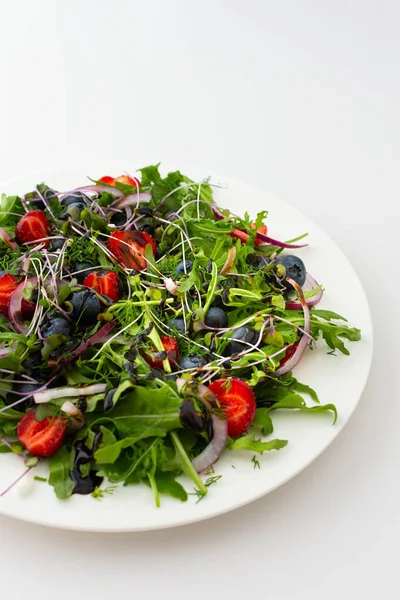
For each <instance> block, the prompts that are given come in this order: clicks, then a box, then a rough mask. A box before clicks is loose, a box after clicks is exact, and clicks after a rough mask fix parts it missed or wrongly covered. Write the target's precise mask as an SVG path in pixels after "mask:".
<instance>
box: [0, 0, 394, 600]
mask: <svg viewBox="0 0 400 600" xmlns="http://www.w3.org/2000/svg"><path fill="white" fill-rule="evenodd" d="M399 23H400V5H399V3H398V2H397V1H396V0H393V1H390V0H380V1H378V0H376V1H375V0H369V1H367V0H363V1H362V0H353V1H352V2H346V1H344V0H343V1H341V0H336V1H335V0H330V1H327V0H302V1H296V0H292V1H288V0H281V1H279V2H278V1H276V0H273V1H272V0H271V1H270V0H265V1H262V0H247V1H246V2H244V1H241V0H232V1H229V0H201V1H196V2H195V1H193V0H187V1H184V0H169V1H167V0H164V1H161V0H160V1H158V2H156V1H153V0H142V1H140V2H139V1H132V0H131V1H128V0H127V1H123V0H119V1H118V0H114V2H110V1H108V0H98V1H95V0H87V1H84V0H80V1H79V0H69V1H68V2H67V1H65V2H61V1H53V2H52V1H50V0H49V1H46V0H35V2H32V1H29V0H26V1H19V0H18V1H11V0H0V76H1V79H0V86H1V87H0V180H5V179H10V178H12V177H15V176H18V175H22V174H24V173H27V172H31V171H35V170H38V169H43V168H51V167H56V166H60V165H63V164H71V163H79V162H88V161H91V160H93V161H95V160H96V159H101V160H102V161H104V160H108V159H109V160H110V161H111V160H112V161H115V160H119V159H121V163H122V164H123V165H126V164H127V163H128V162H129V164H132V166H136V167H138V166H143V165H144V164H146V163H149V162H156V161H159V160H163V159H165V160H168V163H169V164H172V163H176V167H177V168H179V166H180V163H185V164H194V165H196V164H197V165H203V166H205V167H209V168H210V169H213V170H215V171H218V172H221V173H226V174H227V175H233V176H236V177H238V178H241V179H244V180H246V181H248V182H251V183H255V184H256V185H258V186H261V187H264V188H265V189H268V190H269V191H271V192H273V193H275V194H276V195H278V196H281V197H282V198H284V199H285V200H287V201H289V202H290V203H292V204H293V205H295V206H297V207H298V208H300V209H301V210H303V212H305V213H306V214H307V215H308V216H309V217H311V218H313V219H314V220H315V221H316V222H317V223H318V224H319V225H321V226H322V227H323V228H324V229H325V230H326V231H328V233H330V235H331V236H332V237H333V239H334V240H335V241H336V242H337V243H338V244H339V246H340V247H341V248H342V249H343V250H344V252H345V253H346V254H347V256H348V257H349V258H350V260H351V261H352V263H353V265H354V266H355V268H356V270H357V272H358V274H359V276H360V278H361V280H362V282H363V284H364V286H365V289H366V291H367V294H368V297H369V300H370V305H371V309H372V313H373V319H374V327H375V356H374V362H373V367H372V372H371V376H370V379H369V382H368V384H367V388H366V391H365V393H364V396H363V399H362V401H361V403H360V405H359V408H358V409H357V411H356V413H355V415H354V416H353V418H352V420H351V421H350V423H349V424H348V425H347V427H346V429H345V431H344V432H343V433H342V434H341V436H340V437H339V438H338V439H337V440H336V441H335V442H334V443H333V445H332V446H331V447H330V448H329V449H328V451H326V452H325V453H324V455H323V456H322V457H320V458H319V459H318V460H317V461H316V462H315V463H314V464H313V465H312V466H311V467H310V468H309V469H307V470H306V471H305V472H303V473H302V474H301V475H300V476H299V477H297V478H296V479H294V480H292V481H291V482H290V483H288V484H287V485H286V486H284V487H282V488H280V489H279V490H277V491H276V492H274V493H272V494H270V495H269V496H268V497H266V498H264V499H262V500H259V501H257V502H255V503H253V504H251V505H249V506H247V507H245V508H242V509H240V510H237V511H235V512H233V513H230V514H228V515H225V516H223V517H219V518H216V519H213V520H210V521H207V522H203V523H200V524H198V525H192V526H189V527H182V528H178V529H174V530H166V531H164V532H152V533H142V534H129V535H128V534H122V535H101V534H98V535H97V534H78V533H70V532H63V531H56V530H48V529H45V528H41V527H37V526H32V525H27V524H25V523H20V522H17V521H13V520H9V519H6V518H1V517H0V574H1V579H0V586H1V587H0V589H1V596H2V597H4V598H5V597H12V598H13V599H14V600H19V599H24V600H25V598H26V597H27V595H29V597H31V598H36V597H37V598H41V599H43V600H47V599H50V598H51V599H54V598H57V599H58V600H67V599H68V600H69V599H70V598H71V596H72V595H73V596H75V597H79V598H80V597H82V598H83V597H84V598H85V599H88V600H90V599H92V598H96V599H99V598H101V599H102V598H106V597H109V596H110V597H118V596H122V595H128V596H129V597H139V595H140V596H142V595H145V597H146V598H153V597H158V596H159V597H161V598H166V599H167V598H168V599H169V598H174V599H175V598H191V599H197V598H199V599H200V598H201V599H204V598H207V597H209V598H214V597H218V596H220V595H224V596H228V594H229V596H230V597H232V598H239V597H240V598H246V597H248V598H249V597H255V596H256V595H257V597H263V598H271V599H272V600H275V599H278V600H280V599H286V598H288V599H292V598H296V600H303V599H306V598H307V600H314V599H317V598H318V599H319V598H324V600H331V599H334V598H336V597H338V596H340V597H341V598H345V599H347V598H353V597H354V598H372V597H374V596H378V597H379V598H382V599H384V600H392V599H393V600H394V599H397V598H398V593H399V592H398V587H399V585H398V574H397V572H398V566H397V564H398V551H397V539H398V536H399V534H400V523H399V514H400V510H399V492H400V479H399V466H398V462H399V451H400V434H399V423H400V421H399V416H400V409H399V401H400V399H399V385H398V372H399V364H400V363H399V359H400V352H399V346H398V341H397V340H398V337H399V333H400V331H399V317H398V314H399V310H398V308H397V306H398V302H396V300H397V299H398V297H399V292H400V286H399V277H400V252H399V234H398V232H399V217H400V208H399V205H400V203H399V193H400V116H399V115H400V111H399V106H400V82H399V60H400V36H399ZM327 268H334V265H327ZM343 293H344V294H345V293H346V290H345V289H344V290H343Z"/></svg>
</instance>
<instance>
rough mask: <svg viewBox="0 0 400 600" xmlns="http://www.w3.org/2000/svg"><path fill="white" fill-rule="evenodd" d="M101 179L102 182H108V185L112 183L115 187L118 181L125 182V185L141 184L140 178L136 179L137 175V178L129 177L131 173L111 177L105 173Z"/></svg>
mask: <svg viewBox="0 0 400 600" xmlns="http://www.w3.org/2000/svg"><path fill="white" fill-rule="evenodd" d="M100 181H101V182H102V183H106V184H107V185H112V186H113V187H115V182H116V181H117V182H118V183H124V184H125V185H130V186H132V187H133V188H136V187H139V186H140V181H139V179H136V177H135V178H133V177H129V175H120V176H119V177H109V176H108V175H105V176H104V177H102V178H101V179H100Z"/></svg>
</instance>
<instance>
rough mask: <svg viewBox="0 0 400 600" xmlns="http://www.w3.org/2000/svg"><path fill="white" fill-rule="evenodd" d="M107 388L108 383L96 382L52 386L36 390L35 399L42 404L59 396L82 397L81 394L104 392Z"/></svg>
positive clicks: (90, 394) (89, 394)
mask: <svg viewBox="0 0 400 600" xmlns="http://www.w3.org/2000/svg"><path fill="white" fill-rule="evenodd" d="M106 389H107V384H106V383H94V384H93V385H84V386H82V387H68V386H64V387H59V388H50V389H48V390H45V391H44V392H36V394H33V399H34V401H35V402H36V404H42V403H43V402H50V400H57V398H80V396H93V395H94V394H102V393H103V392H105V391H106ZM64 404H65V403H64Z"/></svg>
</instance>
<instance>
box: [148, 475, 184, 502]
mask: <svg viewBox="0 0 400 600" xmlns="http://www.w3.org/2000/svg"><path fill="white" fill-rule="evenodd" d="M175 477H176V475H175V474H174V473H172V472H168V473H167V472H163V471H156V472H155V473H154V481H155V483H156V485H157V489H158V491H159V492H160V494H167V495H168V496H172V498H177V499H178V500H180V501H181V502H186V501H187V499H188V495H187V492H186V490H185V488H184V487H183V486H182V485H181V484H180V483H178V481H176V478H175ZM146 483H147V484H148V485H150V482H147V481H146Z"/></svg>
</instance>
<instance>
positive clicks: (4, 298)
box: [0, 273, 18, 313]
mask: <svg viewBox="0 0 400 600" xmlns="http://www.w3.org/2000/svg"><path fill="white" fill-rule="evenodd" d="M17 287H18V283H17V278H16V277H14V275H9V274H8V273H6V274H5V275H2V276H1V277H0V311H1V312H2V313H7V310H8V305H9V303H10V298H11V294H12V293H13V291H14V290H15V289H16V288H17Z"/></svg>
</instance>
